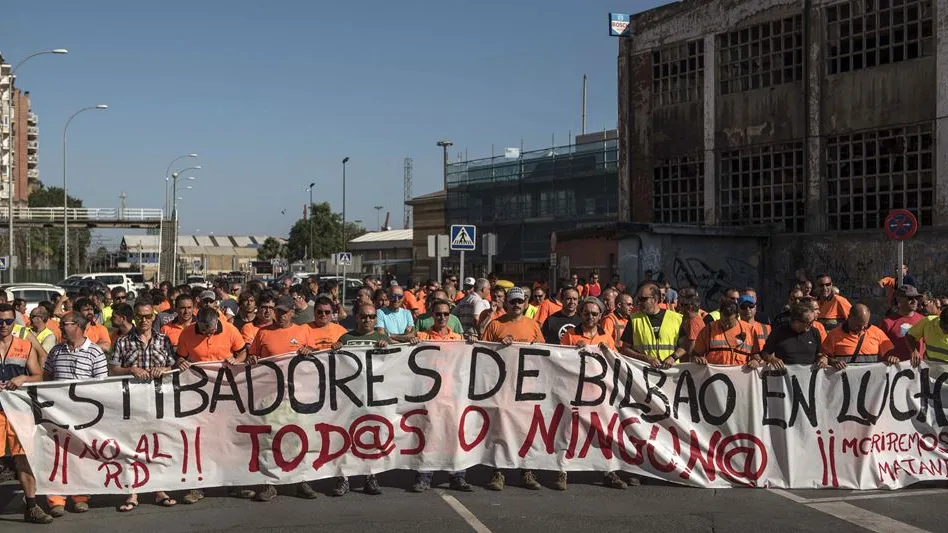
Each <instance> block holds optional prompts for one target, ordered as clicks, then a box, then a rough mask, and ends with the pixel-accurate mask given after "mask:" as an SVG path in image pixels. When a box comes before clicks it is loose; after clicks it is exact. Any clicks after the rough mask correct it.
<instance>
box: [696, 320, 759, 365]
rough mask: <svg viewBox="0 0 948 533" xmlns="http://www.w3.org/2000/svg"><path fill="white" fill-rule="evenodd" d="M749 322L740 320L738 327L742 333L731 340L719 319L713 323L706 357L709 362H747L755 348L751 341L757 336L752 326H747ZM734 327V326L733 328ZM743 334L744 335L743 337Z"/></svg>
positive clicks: (731, 363) (735, 363)
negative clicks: (722, 328)
mask: <svg viewBox="0 0 948 533" xmlns="http://www.w3.org/2000/svg"><path fill="white" fill-rule="evenodd" d="M745 326H747V323H746V322H744V321H740V320H739V321H738V322H737V327H739V328H740V333H738V335H737V337H736V338H735V339H734V340H730V339H728V338H727V336H726V335H725V334H724V331H722V330H721V324H720V322H718V321H714V322H713V323H711V325H710V326H708V327H709V328H711V331H710V334H711V335H710V339H709V342H708V353H707V354H706V355H705V357H706V358H707V359H708V363H710V364H712V365H728V366H742V365H744V364H746V363H747V358H748V357H750V356H751V355H752V354H753V353H754V348H753V346H751V344H750V342H751V340H752V339H753V338H756V336H755V335H754V331H753V329H752V328H747V327H745ZM731 329H734V328H731ZM741 334H743V337H741Z"/></svg>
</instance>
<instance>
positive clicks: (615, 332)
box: [602, 312, 629, 346]
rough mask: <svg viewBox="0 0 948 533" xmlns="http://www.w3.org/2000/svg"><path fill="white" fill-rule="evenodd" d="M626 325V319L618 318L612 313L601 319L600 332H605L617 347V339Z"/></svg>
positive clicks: (627, 322)
mask: <svg viewBox="0 0 948 533" xmlns="http://www.w3.org/2000/svg"><path fill="white" fill-rule="evenodd" d="M627 325H629V319H628V318H619V315H617V314H615V312H612V313H609V314H608V315H606V318H605V319H603V321H602V330H603V331H605V332H606V335H609V336H610V337H612V340H613V341H614V342H615V344H616V345H617V346H618V344H619V339H621V338H622V332H623V331H625V327H626V326H627Z"/></svg>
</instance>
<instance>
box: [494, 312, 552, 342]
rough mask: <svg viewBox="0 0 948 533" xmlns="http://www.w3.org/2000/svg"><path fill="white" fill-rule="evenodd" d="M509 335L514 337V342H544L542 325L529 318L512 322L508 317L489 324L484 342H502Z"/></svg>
mask: <svg viewBox="0 0 948 533" xmlns="http://www.w3.org/2000/svg"><path fill="white" fill-rule="evenodd" d="M507 335H510V336H511V337H513V340H514V342H543V333H542V332H540V325H539V324H537V323H536V322H535V321H533V320H530V319H529V318H527V317H521V318H520V319H519V320H511V319H509V318H508V317H507V316H503V317H500V318H498V319H497V320H492V321H491V323H490V324H487V328H486V329H485V330H484V338H483V340H485V341H487V342H500V341H501V340H502V339H503V338H504V337H506V336H507Z"/></svg>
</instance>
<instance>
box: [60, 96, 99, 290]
mask: <svg viewBox="0 0 948 533" xmlns="http://www.w3.org/2000/svg"><path fill="white" fill-rule="evenodd" d="M108 108H109V106H107V105H105V104H99V105H92V106H88V107H83V108H82V109H80V110H79V111H76V112H75V113H73V114H72V116H71V117H69V120H67V121H66V125H65V126H63V278H68V277H69V186H68V182H67V181H66V133H67V132H68V131H69V124H71V123H72V119H74V118H76V117H77V116H78V115H79V114H80V113H82V112H84V111H93V110H97V111H105V110H106V109H108Z"/></svg>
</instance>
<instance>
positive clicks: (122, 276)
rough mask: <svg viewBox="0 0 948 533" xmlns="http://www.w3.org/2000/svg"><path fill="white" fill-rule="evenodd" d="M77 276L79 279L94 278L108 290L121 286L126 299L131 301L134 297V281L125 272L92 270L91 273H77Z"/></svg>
mask: <svg viewBox="0 0 948 533" xmlns="http://www.w3.org/2000/svg"><path fill="white" fill-rule="evenodd" d="M78 277H79V278H80V279H94V280H96V281H99V282H101V283H104V284H105V285H106V286H107V287H108V288H109V290H112V289H114V288H116V287H122V288H123V289H125V292H126V293H127V297H128V300H127V301H133V300H134V299H135V294H136V289H135V283H134V282H133V281H132V279H131V277H130V276H129V275H128V274H127V273H125V272H93V273H91V274H78Z"/></svg>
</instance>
